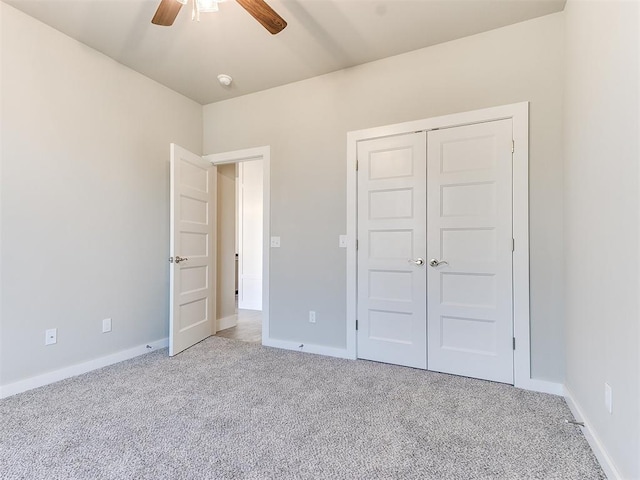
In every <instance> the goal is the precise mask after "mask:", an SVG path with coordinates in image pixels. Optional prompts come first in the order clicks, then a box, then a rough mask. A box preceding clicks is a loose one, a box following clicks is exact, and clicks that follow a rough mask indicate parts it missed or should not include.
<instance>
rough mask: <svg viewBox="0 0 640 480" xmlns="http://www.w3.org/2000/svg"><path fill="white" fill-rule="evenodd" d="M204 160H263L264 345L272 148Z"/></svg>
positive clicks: (264, 338) (264, 341)
mask: <svg viewBox="0 0 640 480" xmlns="http://www.w3.org/2000/svg"><path fill="white" fill-rule="evenodd" d="M202 158H204V159H205V160H208V161H210V162H211V163H212V164H214V165H220V164H225V163H238V162H249V161H252V160H262V182H263V183H262V186H263V188H262V224H263V228H262V344H263V345H267V342H268V341H269V278H270V276H269V266H270V263H271V262H270V259H271V246H270V238H271V147H270V146H269V145H265V146H262V147H255V148H247V149H244V150H234V151H232V152H222V153H211V154H209V155H204V156H203V157H202Z"/></svg>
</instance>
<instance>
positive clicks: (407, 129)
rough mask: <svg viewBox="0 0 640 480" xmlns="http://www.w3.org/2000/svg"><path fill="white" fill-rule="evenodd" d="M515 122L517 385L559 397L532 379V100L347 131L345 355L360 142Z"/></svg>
mask: <svg viewBox="0 0 640 480" xmlns="http://www.w3.org/2000/svg"><path fill="white" fill-rule="evenodd" d="M504 119H511V120H512V122H513V140H514V152H513V184H512V188H513V219H512V222H513V223H512V228H513V238H514V239H515V250H514V252H513V335H514V337H515V339H516V349H515V351H514V358H513V363H514V372H513V373H514V386H516V387H519V388H524V389H527V390H536V391H543V392H548V393H556V394H557V393H558V392H556V391H555V389H554V388H553V387H554V385H555V384H550V383H549V382H544V381H540V380H535V379H532V378H531V348H530V317H529V102H521V103H514V104H510V105H503V106H499V107H491V108H484V109H481V110H473V111H470V112H463V113H455V114H451V115H444V116H440V117H433V118H428V119H423V120H416V121H411V122H404V123H397V124H393V125H386V126H383V127H376V128H368V129H364V130H357V131H353V132H349V133H347V239H348V243H347V331H346V339H347V342H346V343H347V353H348V356H349V358H354V359H355V358H357V334H356V318H357V317H356V315H357V252H356V242H355V240H356V238H357V237H356V233H357V227H358V224H357V222H358V217H357V207H358V203H357V202H358V197H357V187H358V184H357V180H358V178H357V172H356V160H357V144H358V142H359V141H362V140H370V139H373V138H380V137H388V136H394V135H402V134H406V133H411V132H417V131H423V130H426V131H428V130H435V129H438V128H448V127H457V126H462V125H469V124H474V123H482V122H490V121H494V120H504Z"/></svg>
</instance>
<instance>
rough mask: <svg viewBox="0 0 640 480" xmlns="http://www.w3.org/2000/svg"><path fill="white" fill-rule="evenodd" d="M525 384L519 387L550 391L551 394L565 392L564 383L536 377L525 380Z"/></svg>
mask: <svg viewBox="0 0 640 480" xmlns="http://www.w3.org/2000/svg"><path fill="white" fill-rule="evenodd" d="M523 383H524V385H525V386H523V385H518V388H521V389H523V390H530V391H532V392H540V393H549V394H551V395H558V396H560V397H561V396H562V395H563V394H564V385H562V384H561V383H555V382H548V381H546V380H537V379H535V378H532V379H529V380H527V381H525V382H523Z"/></svg>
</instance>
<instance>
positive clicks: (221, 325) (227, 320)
mask: <svg viewBox="0 0 640 480" xmlns="http://www.w3.org/2000/svg"><path fill="white" fill-rule="evenodd" d="M236 325H238V315H236V314H235V313H234V314H233V315H229V316H228V317H223V318H219V319H218V321H217V331H218V332H219V331H220V330H225V329H227V328H231V327H235V326H236Z"/></svg>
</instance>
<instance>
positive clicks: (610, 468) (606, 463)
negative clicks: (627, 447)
mask: <svg viewBox="0 0 640 480" xmlns="http://www.w3.org/2000/svg"><path fill="white" fill-rule="evenodd" d="M564 398H565V400H566V401H567V405H568V406H569V410H571V413H572V414H573V416H574V417H575V419H576V420H577V421H579V422H584V427H583V428H582V433H583V434H584V436H585V438H586V439H587V442H588V443H589V446H590V447H591V450H593V454H594V455H595V456H596V458H597V459H598V462H599V463H600V466H601V467H602V470H604V473H605V475H606V476H607V478H608V479H610V480H618V479H621V478H622V476H621V475H620V473H619V472H618V469H617V468H616V466H615V464H614V463H613V460H611V457H610V456H609V454H608V453H607V450H606V449H605V448H604V445H603V444H602V441H601V440H600V438H599V437H598V434H597V432H596V431H595V430H593V429H592V428H591V427H590V425H591V422H589V419H588V418H587V417H585V415H584V413H583V411H582V408H580V405H579V404H578V403H577V402H576V401H575V399H574V398H573V395H572V394H571V391H570V390H569V389H568V388H567V387H566V385H565V387H564Z"/></svg>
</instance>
